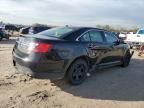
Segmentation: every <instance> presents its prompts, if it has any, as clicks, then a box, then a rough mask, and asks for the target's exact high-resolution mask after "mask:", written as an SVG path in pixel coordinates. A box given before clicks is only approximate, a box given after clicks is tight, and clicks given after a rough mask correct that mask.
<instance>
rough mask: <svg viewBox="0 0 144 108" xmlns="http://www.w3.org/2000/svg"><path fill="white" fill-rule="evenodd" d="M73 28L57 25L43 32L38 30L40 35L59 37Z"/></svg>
mask: <svg viewBox="0 0 144 108" xmlns="http://www.w3.org/2000/svg"><path fill="white" fill-rule="evenodd" d="M74 30H75V29H74V28H68V27H57V28H52V29H49V30H46V31H43V32H40V33H39V34H40V35H44V36H49V37H61V36H63V35H64V34H67V33H70V32H72V31H74Z"/></svg>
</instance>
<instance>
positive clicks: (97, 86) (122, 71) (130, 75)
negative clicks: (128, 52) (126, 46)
mask: <svg viewBox="0 0 144 108" xmlns="http://www.w3.org/2000/svg"><path fill="white" fill-rule="evenodd" d="M51 82H52V83H53V84H54V85H56V86H58V87H59V88H60V89H61V90H62V91H64V92H67V93H70V94H72V95H74V96H78V97H82V98H88V99H97V100H116V101H144V59H143V60H140V59H133V60H132V61H131V64H130V65H129V67H126V68H121V67H113V68H108V69H104V70H101V71H98V72H96V73H95V74H93V75H92V76H91V77H89V78H88V79H87V80H86V81H85V82H84V83H83V84H81V85H79V86H71V85H69V84H67V83H64V81H63V80H56V81H54V80H53V81H51Z"/></svg>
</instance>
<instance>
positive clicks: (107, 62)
mask: <svg viewBox="0 0 144 108" xmlns="http://www.w3.org/2000/svg"><path fill="white" fill-rule="evenodd" d="M12 54H13V65H14V66H15V67H16V69H17V70H18V71H19V72H22V73H25V74H30V75H32V76H34V77H39V76H41V75H44V76H52V77H62V78H65V79H66V80H67V81H68V82H69V83H71V84H74V85H78V84H81V83H82V82H83V81H84V80H85V79H86V77H87V75H88V74H90V72H93V71H94V70H95V69H97V68H102V67H108V66H114V65H120V66H122V67H126V66H128V65H129V63H130V59H131V56H132V54H131V53H130V49H129V46H128V45H127V44H125V43H124V42H123V41H121V40H119V39H118V38H117V37H116V36H115V35H114V34H113V33H111V32H109V31H106V30H103V29H98V28H90V27H57V28H53V29H49V30H46V31H43V32H41V33H38V34H35V35H23V36H22V37H20V38H19V39H18V40H17V42H16V44H15V46H14V49H13V53H12Z"/></svg>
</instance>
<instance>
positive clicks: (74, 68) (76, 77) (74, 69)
mask: <svg viewBox="0 0 144 108" xmlns="http://www.w3.org/2000/svg"><path fill="white" fill-rule="evenodd" d="M87 71H88V65H87V63H86V61H85V60H83V59H78V60H76V61H75V62H74V63H73V64H72V65H71V66H70V68H69V69H68V71H67V74H66V77H65V78H66V80H67V81H68V83H70V84H72V85H80V84H81V83H83V82H84V80H85V79H86V77H87V76H86V74H87Z"/></svg>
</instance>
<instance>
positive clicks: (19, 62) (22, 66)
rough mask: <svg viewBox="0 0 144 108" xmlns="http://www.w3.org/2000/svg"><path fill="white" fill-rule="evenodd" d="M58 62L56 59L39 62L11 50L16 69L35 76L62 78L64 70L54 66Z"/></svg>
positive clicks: (57, 64)
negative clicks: (22, 56)
mask: <svg viewBox="0 0 144 108" xmlns="http://www.w3.org/2000/svg"><path fill="white" fill-rule="evenodd" d="M59 64H60V62H56V61H51V62H47V63H41V62H40V61H33V60H30V59H28V58H27V59H26V58H24V59H23V58H20V57H19V56H17V55H16V54H15V53H14V52H13V65H14V67H15V68H16V69H17V70H18V73H21V74H27V75H31V76H33V77H35V78H42V79H43V78H46V79H47V78H48V79H57V78H63V77H64V72H63V69H62V67H61V68H59V69H58V68H56V67H57V66H59Z"/></svg>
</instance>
